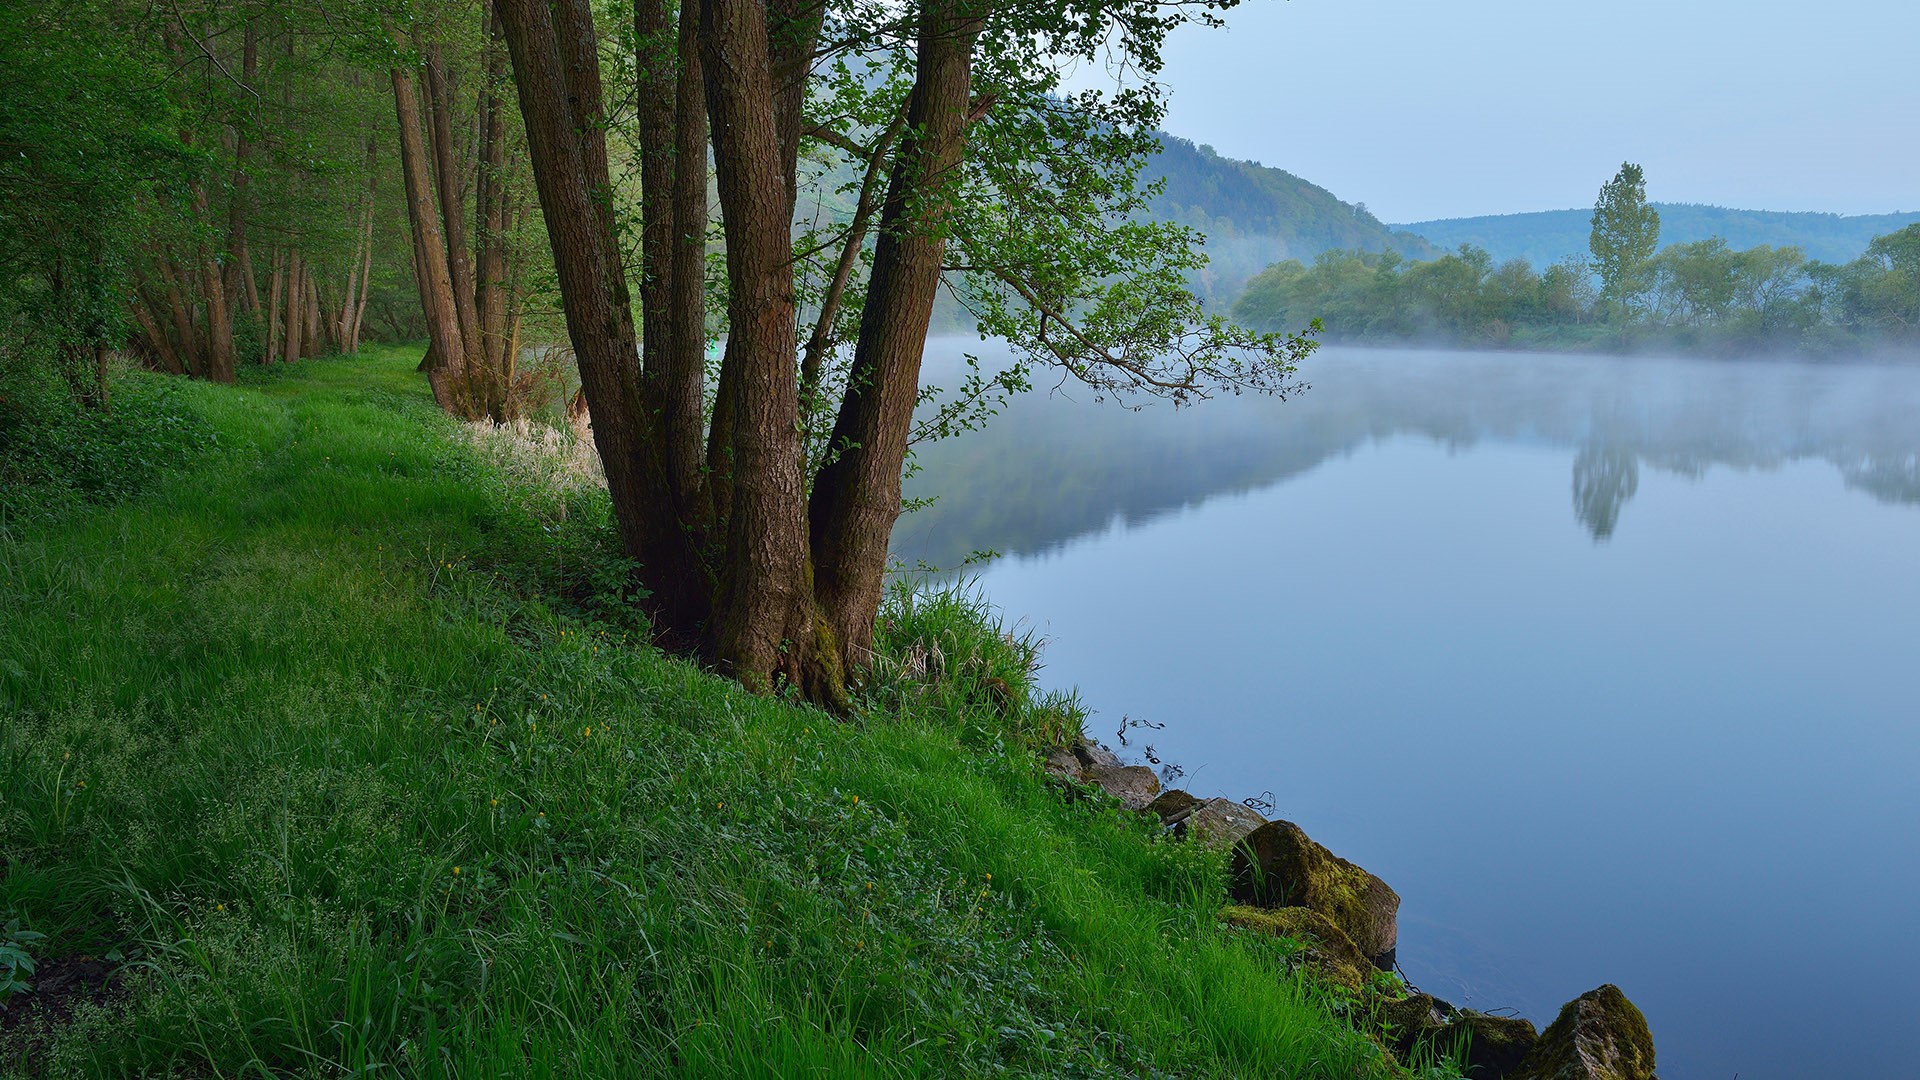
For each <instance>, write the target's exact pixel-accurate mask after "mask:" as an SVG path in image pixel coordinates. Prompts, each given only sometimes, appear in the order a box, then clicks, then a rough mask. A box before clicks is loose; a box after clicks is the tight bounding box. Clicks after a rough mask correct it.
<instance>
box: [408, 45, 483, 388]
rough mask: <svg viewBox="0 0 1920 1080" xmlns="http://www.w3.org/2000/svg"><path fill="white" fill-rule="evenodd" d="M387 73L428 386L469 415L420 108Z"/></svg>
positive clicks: (457, 326) (456, 321) (410, 85)
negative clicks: (433, 361)
mask: <svg viewBox="0 0 1920 1080" xmlns="http://www.w3.org/2000/svg"><path fill="white" fill-rule="evenodd" d="M392 75H393V107H394V113H395V116H396V118H397V119H398V120H399V124H400V172H401V175H402V176H403V177H404V178H405V181H406V187H407V217H408V220H409V221H410V222H411V223H412V225H413V236H414V253H415V256H416V264H417V267H418V270H419V287H420V306H421V307H422V308H423V309H424V310H425V312H426V316H427V337H428V340H429V342H430V344H429V349H430V350H431V351H432V352H434V353H437V354H438V364H437V366H435V367H434V368H432V369H431V370H429V371H428V372H427V382H428V384H429V385H430V386H432V387H433V398H434V400H435V401H437V402H439V404H440V407H441V408H442V409H445V410H446V411H448V412H450V413H453V414H454V415H455V416H461V417H466V418H468V419H471V418H472V415H473V413H472V407H471V401H470V400H469V395H468V393H467V392H466V391H467V387H466V382H467V379H466V371H465V370H464V365H465V361H466V347H465V345H464V344H463V342H462V340H461V336H460V321H459V320H460V316H459V313H458V312H457V310H456V309H455V306H454V299H453V279H452V277H451V274H450V272H449V271H448V269H447V248H446V243H445V241H444V240H443V239H442V238H441V234H440V222H439V217H440V215H439V211H438V209H437V208H436V207H435V205H434V196H433V192H432V190H431V189H430V182H429V177H428V176H427V171H428V170H427V152H426V147H425V145H424V144H423V142H422V138H421V134H420V107H419V103H418V102H417V101H416V100H415V98H414V93H413V79H412V77H411V76H409V75H408V74H407V73H406V72H405V71H403V70H401V69H400V68H397V67H396V68H394V69H393V70H392Z"/></svg>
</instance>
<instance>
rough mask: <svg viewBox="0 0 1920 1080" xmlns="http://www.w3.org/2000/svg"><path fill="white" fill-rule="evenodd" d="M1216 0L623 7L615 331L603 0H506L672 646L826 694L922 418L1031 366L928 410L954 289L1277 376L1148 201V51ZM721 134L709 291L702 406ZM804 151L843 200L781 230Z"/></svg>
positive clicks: (1217, 372) (1120, 352)
mask: <svg viewBox="0 0 1920 1080" xmlns="http://www.w3.org/2000/svg"><path fill="white" fill-rule="evenodd" d="M1221 6H1225V4H1224V3H1222V4H1213V3H1198V4H1194V5H1190V6H1185V7H1173V8H1168V7H1166V6H1164V5H1161V4H1159V3H1156V2H1153V0H1078V2H1073V3H1068V4H1055V3H1040V2H1037V0H1029V2H1025V3H994V2H991V0H922V2H920V3H916V4H905V5H878V6H876V5H863V4H845V5H828V4H824V3H820V2H812V0H701V2H699V3H692V2H687V3H682V4H681V5H680V7H679V10H678V12H677V27H678V29H677V32H676V31H675V30H674V29H673V27H674V26H675V25H676V21H675V14H674V13H672V12H671V9H670V8H668V7H666V6H664V4H663V2H662V0H638V2H637V3H636V6H635V9H634V21H633V24H634V35H633V41H634V48H635V50H636V54H635V57H634V59H635V65H634V70H635V72H636V82H637V91H638V93H639V95H640V96H641V97H642V98H643V99H644V100H643V103H642V105H641V108H640V113H641V115H642V117H643V119H642V121H641V122H640V123H639V124H638V130H637V131H636V133H635V134H636V141H637V150H638V158H639V161H640V167H641V171H642V174H643V183H642V207H641V219H642V220H641V228H640V237H641V243H640V252H639V266H638V269H639V271H640V273H639V279H640V293H641V304H640V325H639V326H638V327H637V328H636V326H635V324H634V321H633V317H632V306H631V302H630V299H629V294H628V287H627V273H628V270H627V261H626V260H627V255H626V252H625V250H624V249H623V248H622V246H621V244H620V239H619V237H620V235H621V230H620V228H619V225H620V223H619V221H618V220H617V213H616V209H615V207H614V205H613V200H612V199H610V198H608V197H607V193H608V192H609V191H611V190H612V181H611V178H610V174H609V171H608V160H609V153H608V148H607V133H608V130H609V123H608V121H607V106H606V98H607V95H606V93H605V90H604V88H603V86H602V84H601V78H600V71H599V64H598V63H597V60H598V54H599V50H600V38H599V35H598V33H597V30H596V28H595V26H594V19H593V14H592V10H591V8H590V6H589V5H588V4H587V3H586V0H499V12H500V17H501V23H502V27H503V30H504V33H505V37H506V39H507V43H508V46H509V51H510V53H511V56H512V61H513V72H514V80H515V84H516V86H517V88H518V91H519V97H520V103H521V110H522V114H523V117H524V120H525V124H526V128H527V136H528V148H529V152H530V157H531V160H532V165H533V170H534V175H535V179H536V182H537V185H538V188H539V192H540V203H541V210H542V213H543V214H544V215H545V217H546V220H547V225H548V234H549V239H550V242H551V244H552V249H553V255H554V261H555V265H556V270H557V271H558V278H559V284H560V291H561V299H562V309H563V312H564V314H565V316H566V321H567V327H568V335H569V338H570V339H571V341H572V343H573V346H574V351H575V354H576V356H577V357H578V359H579V363H580V372H581V381H582V387H583V389H584V391H585V396H586V400H587V404H588V408H589V411H590V413H591V417H592V423H593V429H594V434H595V439H596V443H597V445H598V447H599V450H600V453H601V457H602V459H603V461H604V462H605V464H606V471H607V481H608V487H609V490H610V492H611V494H612V496H613V503H614V508H615V516H616V519H617V521H618V523H619V527H620V532H621V538H622V542H623V544H624V545H625V547H626V549H627V552H628V554H629V555H631V556H633V557H634V558H635V559H636V561H637V562H638V563H639V565H640V570H639V574H640V583H641V584H642V585H643V586H644V588H645V589H646V591H647V592H648V593H649V594H650V598H649V604H650V606H651V613H652V616H653V619H654V622H655V626H656V630H657V632H658V633H659V634H660V635H661V637H662V638H664V639H665V640H667V641H668V642H670V643H674V644H678V645H681V646H683V647H687V648H691V649H693V650H694V651H696V652H698V653H699V654H701V655H703V656H704V657H706V658H707V659H709V660H710V661H712V662H714V663H716V664H717V665H719V666H720V667H722V669H724V670H726V671H728V672H729V673H731V674H732V675H734V676H735V677H736V678H738V679H740V681H742V682H743V683H745V684H747V685H749V686H753V687H758V688H766V687H769V686H772V685H775V684H776V683H781V684H786V685H790V686H793V687H796V688H798V689H799V690H800V691H801V692H802V693H804V694H806V695H807V696H808V697H809V698H811V699H813V700H816V701H821V702H824V703H827V704H830V705H831V704H837V703H839V702H840V701H842V700H843V697H844V693H845V688H846V684H847V681H848V679H849V677H850V676H851V677H856V678H857V677H858V674H859V672H860V671H861V670H862V668H863V667H864V666H865V664H866V663H867V660H868V657H869V656H870V650H869V646H870V643H871V639H872V633H873V620H874V615H875V610H876V608H877V605H878V601H879V594H880V585H881V581H882V578H883V576H884V573H885V569H886V554H887V548H886V544H887V539H888V536H889V534H890V532H891V530H892V526H893V523H894V521H895V519H896V518H897V517H898V515H899V513H900V508H901V501H900V478H901V470H902V468H903V466H904V463H905V461H906V457H907V454H908V453H909V450H910V446H911V443H912V441H913V439H914V438H915V437H916V434H927V433H929V432H937V431H940V430H951V429H952V428H954V427H956V426H964V425H966V424H970V423H974V422H977V421H978V419H979V416H980V412H981V407H982V405H983V403H987V404H990V403H991V402H992V401H993V400H994V399H995V396H996V395H997V394H1001V393H1004V392H1006V391H1007V390H1008V389H1010V388H1012V387H1015V386H1018V385H1022V383H1023V380H1024V377H1025V376H1024V372H1023V371H1021V370H1016V371H1013V372H1009V373H1002V374H1001V375H999V376H998V377H988V376H975V377H974V378H972V379H970V380H968V381H967V382H966V383H965V384H963V385H962V386H961V387H958V388H956V392H955V393H954V394H953V395H952V396H951V397H950V398H948V399H946V400H945V401H944V402H942V403H941V404H940V405H939V406H938V407H937V408H936V409H935V412H934V416H933V418H932V420H931V421H929V422H925V423H916V419H915V410H916V407H917V406H919V405H921V404H923V402H924V401H925V399H926V396H927V393H928V388H926V387H924V386H923V385H922V383H921V378H920V360H921V355H922V352H923V349H924V346H925V342H926V337H927V331H928V326H929V322H930V318H931V314H932V310H933V306H934V301H935V298H936V296H937V294H938V292H939V290H940V289H941V288H942V287H943V286H944V287H946V288H947V289H949V290H950V291H951V292H952V293H953V294H954V295H955V297H956V298H957V299H958V300H959V301H960V303H962V304H963V305H964V306H965V307H966V308H967V309H968V310H969V311H970V312H971V313H972V314H973V316H974V318H975V320H976V322H977V324H978V325H979V327H980V329H981V331H982V332H983V333H991V334H994V335H996V336H1000V337H1003V338H1005V339H1007V340H1009V341H1011V342H1013V343H1014V345H1015V346H1016V348H1017V349H1019V350H1021V352H1022V354H1023V355H1024V356H1025V357H1027V358H1028V360H1029V361H1030V362H1032V363H1046V364H1052V365H1055V366H1057V367H1059V368H1061V369H1063V371H1064V372H1065V374H1066V375H1067V376H1069V377H1074V378H1078V379H1080V380H1082V381H1084V382H1086V383H1088V384H1089V385H1092V386H1094V387H1096V388H1097V389H1098V390H1100V391H1101V392H1103V393H1118V394H1134V393H1146V394H1157V395H1162V396H1167V397H1171V398H1173V399H1175V400H1176V401H1178V400H1185V399H1188V398H1191V397H1194V396H1201V395H1204V394H1206V393H1209V392H1212V391H1215V390H1219V389H1228V390H1232V391H1236V392H1238V391H1243V390H1252V391H1267V392H1285V390H1286V389H1287V387H1288V386H1289V385H1290V384H1289V383H1288V381H1287V376H1288V374H1289V373H1290V372H1291V370H1292V364H1293V363H1294V362H1295V361H1296V360H1297V359H1298V358H1299V357H1300V356H1301V355H1303V354H1304V353H1305V352H1306V351H1307V349H1308V348H1310V347H1311V343H1310V342H1309V341H1307V340H1305V339H1302V338H1297V337H1296V338H1286V337H1280V336H1278V335H1264V334H1253V333H1250V332H1246V331H1242V330H1240V329H1239V328H1237V327H1235V326H1232V325H1231V324H1228V323H1226V322H1224V321H1223V320H1220V319H1218V318H1210V317H1208V316H1207V315H1206V314H1205V313H1204V312H1203V311H1202V310H1201V309H1200V306H1199V303H1198V301H1197V300H1195V299H1194V297H1193V296H1192V294H1191V293H1190V292H1188V291H1187V289H1186V285H1185V281H1186V279H1187V277H1188V274H1189V273H1190V272H1191V271H1193V270H1195V269H1196V268H1198V267H1199V266H1200V265H1202V264H1203V262H1204V260H1203V258H1202V257H1201V256H1200V255H1199V254H1198V252H1197V251H1196V250H1195V237H1194V235H1193V234H1192V233H1191V232H1189V231H1187V230H1184V229H1180V228H1178V227H1175V226H1169V225H1164V224H1155V223H1151V222H1147V221H1144V220H1140V219H1139V218H1140V217H1143V216H1144V215H1139V214H1137V211H1138V210H1140V208H1141V207H1142V206H1143V205H1144V202H1145V195H1144V194H1143V192H1142V191H1141V189H1140V187H1139V185H1138V184H1137V182H1136V181H1137V177H1138V174H1139V168H1140V164H1141V162H1142V161H1143V160H1144V157H1145V155H1146V154H1147V153H1149V152H1151V151H1152V149H1153V148H1155V147H1156V146H1157V141H1156V140H1155V139H1154V137H1153V126H1154V123H1155V122H1156V121H1157V120H1158V119H1159V117H1160V114H1161V101H1162V97H1161V95H1160V94H1159V92H1158V87H1157V86H1155V85H1154V84H1153V83H1152V82H1151V78H1152V76H1153V74H1154V73H1155V72H1157V71H1158V68H1159V55H1158V50H1159V46H1160V43H1161V41H1162V40H1164V38H1165V35H1166V33H1167V32H1168V31H1170V30H1171V29H1173V28H1174V27H1176V26H1178V25H1181V24H1182V23H1185V22H1189V21H1202V22H1204V21H1207V20H1208V19H1209V18H1210V15H1209V12H1210V11H1211V10H1213V9H1214V8H1217V7H1221ZM1116 43H1118V44H1117V45H1116ZM1113 47H1118V48H1122V49H1124V50H1125V51H1126V52H1127V53H1128V54H1129V55H1128V59H1129V60H1130V64H1128V65H1123V67H1126V68H1127V69H1129V70H1133V71H1137V72H1141V73H1142V77H1141V81H1142V85H1140V86H1137V87H1128V88H1125V89H1122V90H1120V91H1117V92H1113V93H1108V94H1098V93H1082V94H1067V93H1066V92H1064V90H1063V88H1062V70H1063V69H1062V62H1063V60H1065V61H1071V59H1072V58H1074V57H1082V58H1084V57H1091V56H1098V55H1102V51H1103V50H1105V49H1108V48H1113ZM696 91H698V92H696ZM703 111H704V116H703V115H702V112H703ZM709 132H710V134H711V145H712V153H713V163H714V171H715V179H716V185H715V190H716V191H717V192H718V195H719V199H720V211H721V224H722V227H723V234H724V248H725V271H726V298H727V311H726V349H725V352H724V355H723V357H722V358H721V362H720V365H719V369H718V381H717V384H716V385H714V386H713V388H712V391H711V401H712V405H711V411H710V413H706V414H705V415H703V413H702V411H701V408H700V403H702V402H705V401H707V400H709V399H708V389H707V386H706V382H705V380H706V375H707V372H706V368H705V365H704V364H702V363H699V362H696V360H695V357H696V356H697V355H698V353H697V351H696V341H695V337H696V335H698V337H699V341H698V344H699V345H704V331H703V329H701V327H702V324H701V321H700V318H699V314H700V312H699V309H698V305H699V304H700V300H701V297H700V290H699V288H698V287H697V286H696V282H697V280H698V277H699V275H701V274H702V273H703V260H702V259H701V258H700V252H699V250H698V243H697V242H696V240H695V234H696V233H699V234H704V221H705V213H704V211H705V205H704V200H705V190H706V161H707V159H706V153H705V149H706V147H705V145H704V144H705V142H706V136H707V134H708V133H709ZM803 152H804V154H806V155H808V156H809V159H810V160H814V159H816V158H818V157H825V156H829V155H835V154H837V155H841V158H840V160H841V161H842V162H844V163H845V165H846V167H847V169H848V171H849V173H850V175H852V176H854V177H857V178H858V179H857V180H855V181H853V182H852V184H851V186H853V187H856V188H857V189H858V194H857V196H855V197H854V198H853V200H852V204H853V205H852V207H851V212H850V213H849V214H848V215H847V216H846V218H845V219H831V220H824V221H820V222H816V223H815V224H813V225H803V227H802V228H801V230H800V231H799V234H798V235H796V234H795V230H794V221H795V206H796V196H797V194H798V191H799V187H800V184H799V174H798V165H799V162H800V160H801V159H802V156H803ZM883 178H884V180H883ZM862 271H864V273H862ZM802 318H805V319H806V321H807V323H808V325H809V332H808V333H806V334H805V335H803V334H802V333H801V331H800V323H799V320H801V319H802ZM835 397H838V399H839V400H838V406H837V408H836V409H833V410H832V413H831V415H832V423H831V425H830V426H828V425H827V424H825V422H824V418H825V416H826V415H827V411H828V403H829V402H831V401H832V400H833V399H834V398H835ZM816 417H819V418H820V419H821V421H822V422H821V423H819V424H816V423H815V422H814V421H815V418H816ZM703 428H704V433H703V431H702V429H703ZM703 434H704V452H703V448H702V436H703Z"/></svg>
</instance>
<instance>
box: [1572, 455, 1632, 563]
mask: <svg viewBox="0 0 1920 1080" xmlns="http://www.w3.org/2000/svg"><path fill="white" fill-rule="evenodd" d="M1638 490H1640V459H1639V458H1637V457H1635V456H1634V454H1633V452H1632V451H1629V450H1622V449H1619V448H1617V447H1612V446H1600V445H1597V444H1595V443H1588V444H1587V445H1585V446H1582V447H1581V448H1580V452H1579V453H1578V454H1576V455H1574V459H1573V516H1574V517H1577V518H1579V519H1580V524H1582V525H1585V526H1586V527H1587V531H1588V532H1591V533H1592V534H1593V538H1594V539H1595V540H1596V541H1597V540H1605V539H1606V538H1608V537H1609V536H1612V535H1613V527H1614V525H1615V524H1616V523H1618V522H1619V520H1620V508H1621V507H1622V506H1625V505H1626V504H1627V500H1628V499H1631V498H1633V493H1634V492H1636V491H1638Z"/></svg>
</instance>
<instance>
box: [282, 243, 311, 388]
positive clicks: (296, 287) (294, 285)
mask: <svg viewBox="0 0 1920 1080" xmlns="http://www.w3.org/2000/svg"><path fill="white" fill-rule="evenodd" d="M306 274H307V267H306V263H305V262H304V261H303V260H302V259H301V258H300V249H299V248H294V249H293V254H292V255H290V256H289V257H288V259H287V308H286V316H287V337H286V340H285V341H284V342H282V347H281V349H280V361H281V363H285V364H291V363H293V362H294V361H295V360H298V359H300V355H301V354H300V347H301V335H300V323H301V319H300V299H299V298H300V297H301V296H302V295H303V294H304V292H305V290H306V287H307V277H306Z"/></svg>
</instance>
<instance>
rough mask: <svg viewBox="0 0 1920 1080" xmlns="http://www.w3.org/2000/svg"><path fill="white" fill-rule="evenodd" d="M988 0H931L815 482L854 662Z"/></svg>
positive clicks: (829, 600)
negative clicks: (982, 1) (983, 0)
mask: <svg viewBox="0 0 1920 1080" xmlns="http://www.w3.org/2000/svg"><path fill="white" fill-rule="evenodd" d="M984 21H985V20H984V8H983V6H981V5H979V4H977V3H973V2H970V0H927V2H926V3H924V4H923V6H922V8H921V27H920V49H919V56H918V59H917V69H916V72H915V77H914V87H913V94H912V98H911V99H910V103H909V105H908V110H907V124H906V134H905V136H904V137H903V139H902V141H901V147H900V155H899V157H898V158H897V159H896V160H895V163H894V167H893V173H892V176H891V178H890V179H889V181H888V185H887V200H886V203H885V205H884V206H883V207H882V208H881V217H880V235H879V242H878V245H877V247H876V248H875V251H874V262H873V274H872V278H871V281H870V283H869V285H868V289H867V301H866V306H865V308H864V309H862V312H861V320H860V337H859V340H858V342H857V344H856V345H855V347H854V357H853V370H852V372H851V374H850V375H849V376H848V379H847V390H846V397H845V399H844V400H843V402H842V403H841V406H840V414H839V417H838V419H837V420H836V422H835V423H834V428H833V439H832V445H833V446H835V447H840V448H842V449H841V451H840V452H839V453H838V454H837V455H836V456H834V457H832V458H830V459H829V460H828V462H827V464H826V466H825V467H824V468H822V469H821V470H820V474H819V476H818V477H816V478H815V481H814V487H813V497H812V505H811V506H810V508H809V517H810V519H811V520H810V523H809V524H810V529H811V533H812V542H813V551H814V588H815V594H816V596H817V597H818V598H819V602H820V606H821V610H822V611H823V612H824V613H825V615H826V618H827V621H828V623H829V625H831V626H832V627H833V629H834V631H835V634H836V637H837V639H838V642H839V645H840V648H841V650H842V658H843V660H844V662H845V663H847V665H848V666H849V667H850V668H853V669H857V670H863V669H864V668H865V667H866V666H867V662H868V657H869V656H870V648H871V644H872V641H873V620H874V615H875V613H876V612H877V610H878V609H879V606H880V595H881V589H882V587H883V575H884V573H885V571H886V563H887V542H888V539H889V538H890V537H891V536H892V534H893V525H894V522H895V521H896V520H897V519H898V518H899V516H900V472H901V469H902V467H903V465H904V464H905V460H906V451H907V436H908V433H909V432H910V430H911V429H912V426H913V409H914V406H915V404H917V403H918V399H919V393H920V361H921V356H922V354H923V352H924V351H925V348H926V342H927V325H928V322H929V320H930V319H931V317H932V315H933V302H934V298H935V295H936V293H937V291H938V289H939V286H940V269H941V266H942V258H943V255H944V254H945V246H946V233H945V229H944V227H943V223H944V218H945V217H946V215H947V213H948V210H949V207H950V205H951V196H950V194H949V192H950V190H951V189H950V185H951V183H952V181H953V179H954V175H953V174H954V173H955V172H956V171H957V170H958V168H959V165H960V162H961V158H962V156H963V155H964V153H965V150H966V122H967V121H966V117H967V111H968V108H969V102H970V98H971V95H972V56H973V42H974V39H975V38H977V37H978V36H979V34H980V31H981V29H982V27H983V24H984Z"/></svg>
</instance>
